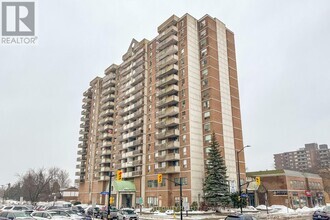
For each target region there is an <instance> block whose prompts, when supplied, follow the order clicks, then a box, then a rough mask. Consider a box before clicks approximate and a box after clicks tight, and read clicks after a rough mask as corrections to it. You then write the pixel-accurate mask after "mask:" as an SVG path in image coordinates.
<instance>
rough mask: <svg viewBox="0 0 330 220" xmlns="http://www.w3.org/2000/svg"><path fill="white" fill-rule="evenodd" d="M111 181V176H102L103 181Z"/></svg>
mask: <svg viewBox="0 0 330 220" xmlns="http://www.w3.org/2000/svg"><path fill="white" fill-rule="evenodd" d="M109 179H110V177H109V176H104V175H100V180H101V181H109Z"/></svg>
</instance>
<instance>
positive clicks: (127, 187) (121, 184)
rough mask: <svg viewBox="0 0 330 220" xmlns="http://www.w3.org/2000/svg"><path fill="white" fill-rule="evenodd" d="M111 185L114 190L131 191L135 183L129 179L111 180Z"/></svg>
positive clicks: (133, 189)
mask: <svg viewBox="0 0 330 220" xmlns="http://www.w3.org/2000/svg"><path fill="white" fill-rule="evenodd" d="M113 187H114V190H115V191H117V192H122V191H131V192H135V191H136V188H135V184H134V183H133V182H131V181H117V180H116V181H114V182H113Z"/></svg>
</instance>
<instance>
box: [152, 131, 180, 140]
mask: <svg viewBox="0 0 330 220" xmlns="http://www.w3.org/2000/svg"><path fill="white" fill-rule="evenodd" d="M179 135H180V132H179V129H171V130H167V131H165V132H160V133H156V139H165V138H170V137H176V136H179Z"/></svg>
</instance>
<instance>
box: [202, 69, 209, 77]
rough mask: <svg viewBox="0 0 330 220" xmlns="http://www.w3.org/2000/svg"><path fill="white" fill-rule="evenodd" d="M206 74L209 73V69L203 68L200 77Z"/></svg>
mask: <svg viewBox="0 0 330 220" xmlns="http://www.w3.org/2000/svg"><path fill="white" fill-rule="evenodd" d="M208 74H209V70H208V69H203V71H202V77H206V76H207V75H208Z"/></svg>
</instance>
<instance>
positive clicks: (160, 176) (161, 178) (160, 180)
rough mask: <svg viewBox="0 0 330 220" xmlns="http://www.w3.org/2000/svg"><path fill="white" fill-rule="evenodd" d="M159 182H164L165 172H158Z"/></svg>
mask: <svg viewBox="0 0 330 220" xmlns="http://www.w3.org/2000/svg"><path fill="white" fill-rule="evenodd" d="M157 177H158V183H162V182H163V174H158V176H157Z"/></svg>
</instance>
